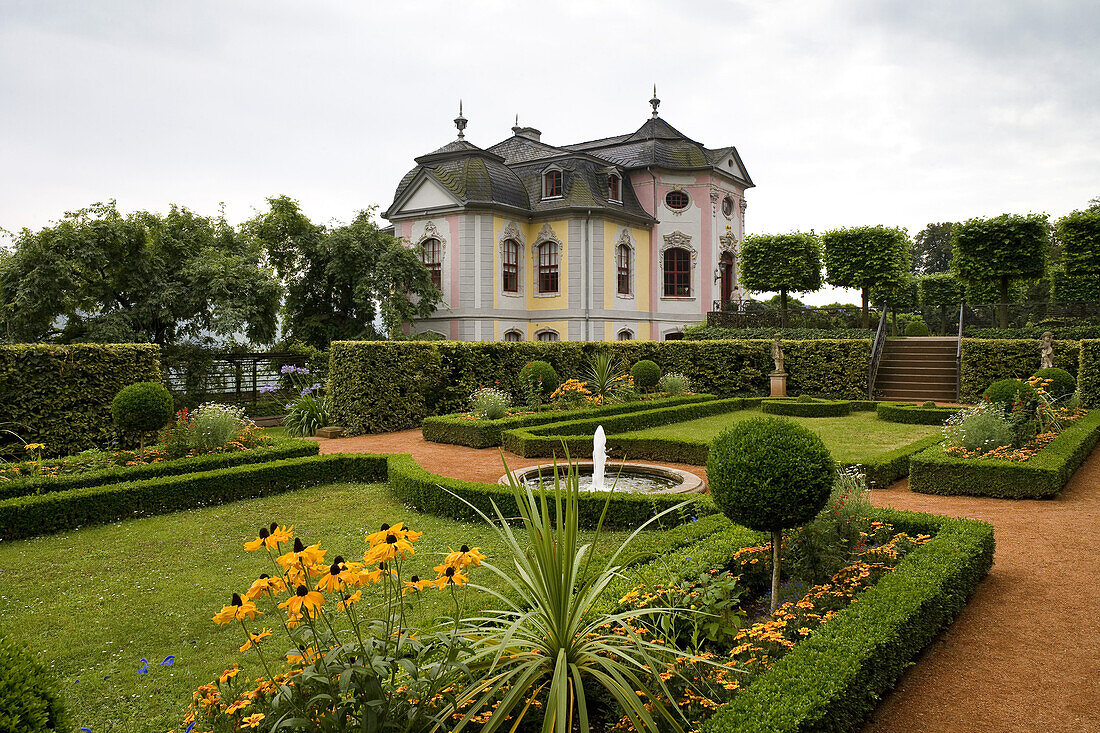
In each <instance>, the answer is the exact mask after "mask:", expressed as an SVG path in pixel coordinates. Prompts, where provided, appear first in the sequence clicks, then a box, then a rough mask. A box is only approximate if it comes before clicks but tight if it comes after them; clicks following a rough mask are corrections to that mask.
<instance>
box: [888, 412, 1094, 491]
mask: <svg viewBox="0 0 1100 733" xmlns="http://www.w3.org/2000/svg"><path fill="white" fill-rule="evenodd" d="M1098 440H1100V411H1097V410H1094V411H1092V412H1090V413H1088V414H1087V415H1085V416H1084V417H1083V418H1081V419H1079V420H1077V421H1076V422H1075V423H1073V424H1072V425H1070V426H1069V427H1068V428H1066V429H1065V430H1064V431H1062V434H1061V435H1059V436H1058V437H1057V438H1055V439H1054V440H1053V441H1051V442H1050V444H1048V445H1047V446H1046V447H1045V448H1043V449H1042V450H1041V451H1040V452H1039V453H1038V454H1037V455H1035V456H1032V457H1031V458H1030V459H1029V460H1027V461H1022V462H1021V461H999V460H993V459H983V458H969V459H968V458H956V457H954V456H949V455H947V454H946V453H944V451H943V447H942V446H934V447H932V448H929V449H927V450H925V451H922V452H920V453H918V454H917V455H915V456H913V457H912V458H911V459H910V464H909V488H910V489H912V490H913V491H917V492H920V493H922V494H940V495H944V496H957V495H962V496H990V497H995V498H998V499H1047V498H1050V497H1052V496H1056V495H1057V494H1058V492H1060V491H1061V490H1062V489H1063V487H1065V485H1066V484H1067V483H1068V482H1069V480H1070V478H1071V477H1072V476H1073V472H1074V471H1076V470H1077V468H1078V466H1080V465H1081V463H1082V462H1083V461H1084V460H1085V458H1086V457H1088V454H1089V453H1090V452H1091V451H1092V449H1093V448H1094V447H1095V446H1096V443H1097V441H1098Z"/></svg>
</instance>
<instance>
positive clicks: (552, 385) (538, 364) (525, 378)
mask: <svg viewBox="0 0 1100 733" xmlns="http://www.w3.org/2000/svg"><path fill="white" fill-rule="evenodd" d="M519 385H520V389H522V390H523V393H524V394H529V395H533V396H536V397H538V399H539V400H540V401H541V400H546V399H549V398H550V395H552V394H553V393H554V390H556V389H557V388H558V387H559V386H560V385H561V378H560V377H559V376H558V372H557V371H556V370H555V369H554V367H553V366H551V365H550V364H549V363H547V362H545V361H542V360H541V359H535V360H533V361H529V362H527V363H526V364H524V365H523V368H522V369H520V370H519ZM536 407H537V405H536Z"/></svg>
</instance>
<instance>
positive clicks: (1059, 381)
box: [1034, 367, 1077, 399]
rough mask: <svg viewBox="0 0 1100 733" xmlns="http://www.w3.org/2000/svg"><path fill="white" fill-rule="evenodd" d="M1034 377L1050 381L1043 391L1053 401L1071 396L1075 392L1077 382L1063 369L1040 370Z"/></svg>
mask: <svg viewBox="0 0 1100 733" xmlns="http://www.w3.org/2000/svg"><path fill="white" fill-rule="evenodd" d="M1034 376H1036V377H1038V378H1039V379H1049V380H1050V384H1048V385H1046V386H1045V387H1043V390H1044V391H1045V392H1046V393H1047V394H1049V395H1050V396H1051V397H1054V398H1055V399H1057V398H1059V397H1065V396H1067V395H1071V394H1073V393H1074V392H1076V391H1077V380H1076V379H1074V378H1073V375H1072V374H1070V373H1069V372H1067V371H1066V370H1065V369H1058V368H1057V367H1050V368H1049V369H1040V370H1039V371H1037V372H1035V374H1034Z"/></svg>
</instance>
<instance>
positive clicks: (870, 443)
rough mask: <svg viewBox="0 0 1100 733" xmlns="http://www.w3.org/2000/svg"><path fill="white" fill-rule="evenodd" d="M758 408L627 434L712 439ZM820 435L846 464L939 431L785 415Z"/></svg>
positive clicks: (861, 417)
mask: <svg viewBox="0 0 1100 733" xmlns="http://www.w3.org/2000/svg"><path fill="white" fill-rule="evenodd" d="M761 414H762V413H761V412H760V410H739V411H737V412H729V413H725V414H722V415H713V416H711V417H703V418H699V419H698V420H688V421H686V422H678V423H673V424H671V425H664V426H662V427H659V428H647V429H645V430H639V431H636V432H633V433H630V435H632V436H637V437H660V438H675V439H681V440H693V441H697V440H703V441H710V440H713V439H714V438H715V437H716V436H717V435H718V434H719V433H720V432H722V431H723V430H725V429H726V428H728V427H731V426H733V425H736V424H737V423H739V422H741V421H742V420H748V419H749V418H752V417H760V415H761ZM783 419H785V420H793V421H795V422H796V423H799V424H800V425H805V426H806V427H808V428H809V429H810V430H813V431H814V432H815V433H817V434H818V435H820V436H821V439H822V440H824V441H825V445H827V446H828V447H829V450H830V451H831V452H832V454H833V458H835V459H836V460H838V461H843V462H845V463H858V462H860V461H863V460H867V459H869V458H872V457H874V456H876V455H878V454H879V453H883V452H885V451H888V450H892V449H894V448H899V447H901V446H903V445H905V444H907V443H912V442H913V441H914V440H919V439H920V438H923V437H924V436H926V435H932V434H934V433H938V432H939V431H940V428H939V427H937V426H935V425H903V424H902V423H893V422H886V421H885V420H879V419H878V417H877V416H876V415H875V413H874V412H855V413H852V414H851V415H849V416H847V417H787V418H783Z"/></svg>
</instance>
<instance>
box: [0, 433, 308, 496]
mask: <svg viewBox="0 0 1100 733" xmlns="http://www.w3.org/2000/svg"><path fill="white" fill-rule="evenodd" d="M319 450H320V444H318V443H317V441H315V440H300V439H296V438H284V439H279V440H277V442H276V443H275V445H272V446H267V447H264V448H256V449H254V450H248V451H237V452H235V453H208V454H206V455H202V456H189V457H187V458H177V459H175V460H169V461H160V462H159V463H148V464H144V465H140V466H118V467H116V468H105V469H103V470H101V471H88V472H87V473H74V474H64V475H61V476H39V477H36V478H29V477H28V478H22V479H13V480H11V481H0V499H7V498H11V497H13V496H27V495H30V494H46V493H49V492H51V491H69V490H71V489H80V488H84V487H87V486H102V485H104V484H114V483H121V482H123V481H143V480H146V479H152V478H159V477H162V476H178V475H180V474H184V473H197V472H199V471H214V470H217V469H220V468H229V467H231V466H243V465H247V464H251V463H264V462H266V461H279V460H283V459H286V458H302V457H305V456H315V455H317V453H318V451H319Z"/></svg>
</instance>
